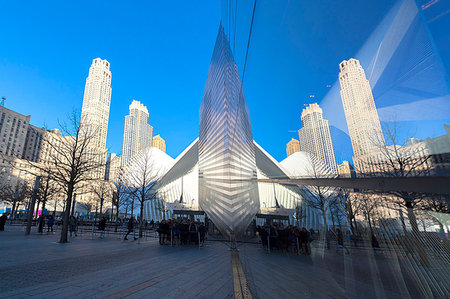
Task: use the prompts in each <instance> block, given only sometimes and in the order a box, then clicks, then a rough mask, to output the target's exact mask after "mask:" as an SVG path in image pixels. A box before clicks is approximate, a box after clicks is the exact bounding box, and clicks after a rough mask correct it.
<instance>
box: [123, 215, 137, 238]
mask: <svg viewBox="0 0 450 299" xmlns="http://www.w3.org/2000/svg"><path fill="white" fill-rule="evenodd" d="M135 224H136V220H135V219H134V216H131V218H130V220H128V224H127V229H128V232H127V234H126V235H125V238H123V239H124V240H128V238H127V237H128V235H129V234H130V233H133V237H134V240H137V238H136V236H135V235H134V226H135Z"/></svg>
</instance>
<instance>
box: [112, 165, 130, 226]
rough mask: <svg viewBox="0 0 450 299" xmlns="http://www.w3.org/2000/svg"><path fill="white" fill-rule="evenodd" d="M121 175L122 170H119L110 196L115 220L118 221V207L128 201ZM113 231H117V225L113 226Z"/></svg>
mask: <svg viewBox="0 0 450 299" xmlns="http://www.w3.org/2000/svg"><path fill="white" fill-rule="evenodd" d="M122 176H123V172H122V170H120V173H119V177H118V180H117V182H114V187H115V188H114V191H113V197H112V205H113V207H115V209H116V210H115V212H116V222H117V221H119V213H120V208H122V207H124V206H125V205H126V204H127V202H128V193H127V187H126V185H125V184H124V182H123V178H122ZM115 231H117V225H116V227H115Z"/></svg>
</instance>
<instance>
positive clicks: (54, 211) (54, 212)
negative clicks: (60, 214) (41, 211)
mask: <svg viewBox="0 0 450 299" xmlns="http://www.w3.org/2000/svg"><path fill="white" fill-rule="evenodd" d="M57 205H58V201H57V200H56V199H55V206H54V209H53V216H55V215H56V206H57Z"/></svg>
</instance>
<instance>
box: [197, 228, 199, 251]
mask: <svg viewBox="0 0 450 299" xmlns="http://www.w3.org/2000/svg"><path fill="white" fill-rule="evenodd" d="M197 234H198V249H200V232H198V233H197Z"/></svg>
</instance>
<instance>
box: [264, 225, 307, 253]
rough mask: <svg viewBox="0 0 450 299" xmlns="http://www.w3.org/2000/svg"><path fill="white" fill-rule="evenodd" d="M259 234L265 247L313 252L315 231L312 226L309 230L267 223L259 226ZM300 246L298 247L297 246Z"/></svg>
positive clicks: (287, 250)
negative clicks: (312, 243)
mask: <svg viewBox="0 0 450 299" xmlns="http://www.w3.org/2000/svg"><path fill="white" fill-rule="evenodd" d="M256 230H257V232H258V235H259V237H260V239H261V244H262V245H263V247H264V248H268V249H274V248H276V249H280V250H282V251H286V252H289V251H290V250H292V249H293V250H294V252H295V251H297V250H299V251H300V253H301V254H307V255H309V254H311V242H312V241H313V240H314V235H315V232H314V230H313V229H312V228H311V229H310V230H309V231H308V230H307V229H306V228H305V227H303V228H302V229H300V228H298V227H295V226H292V225H288V226H285V225H284V224H283V223H273V224H268V223H266V224H265V225H263V226H259V225H258V226H257V228H256ZM297 246H298V248H297Z"/></svg>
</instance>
